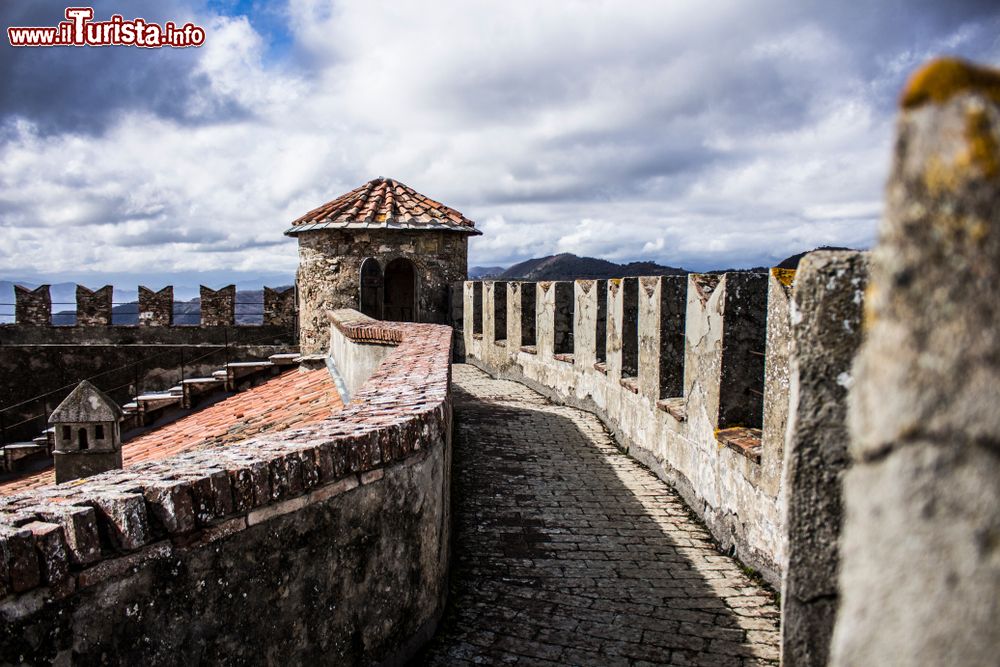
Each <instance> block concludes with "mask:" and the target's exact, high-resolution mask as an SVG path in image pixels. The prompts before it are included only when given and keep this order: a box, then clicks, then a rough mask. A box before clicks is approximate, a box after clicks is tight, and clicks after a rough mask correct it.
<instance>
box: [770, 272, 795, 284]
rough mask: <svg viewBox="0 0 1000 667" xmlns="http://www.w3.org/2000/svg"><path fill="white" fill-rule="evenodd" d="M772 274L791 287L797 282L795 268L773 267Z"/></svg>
mask: <svg viewBox="0 0 1000 667" xmlns="http://www.w3.org/2000/svg"><path fill="white" fill-rule="evenodd" d="M771 275H772V276H774V277H775V278H777V279H778V282H779V283H781V284H782V285H784V286H785V287H791V286H792V285H793V284H794V283H795V269H779V268H778V267H774V268H772V269H771Z"/></svg>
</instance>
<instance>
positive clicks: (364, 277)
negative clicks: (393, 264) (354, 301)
mask: <svg viewBox="0 0 1000 667" xmlns="http://www.w3.org/2000/svg"><path fill="white" fill-rule="evenodd" d="M360 306H361V307H360V309H359V310H361V312H362V313H364V314H365V315H367V316H368V317H374V318H375V319H377V320H380V319H382V267H381V266H379V264H378V260H377V259H375V258H374V257H369V258H368V259H366V260H365V261H364V262H362V263H361V296H360Z"/></svg>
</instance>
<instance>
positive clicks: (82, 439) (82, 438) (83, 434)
mask: <svg viewBox="0 0 1000 667" xmlns="http://www.w3.org/2000/svg"><path fill="white" fill-rule="evenodd" d="M76 437H77V440H78V441H79V443H80V449H90V443H88V442H87V429H85V428H81V429H80V430H79V431H77V432H76Z"/></svg>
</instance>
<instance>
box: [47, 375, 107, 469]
mask: <svg viewBox="0 0 1000 667" xmlns="http://www.w3.org/2000/svg"><path fill="white" fill-rule="evenodd" d="M121 419H122V410H121V408H120V407H118V405H117V404H116V403H115V402H114V401H112V400H111V399H110V398H108V397H107V396H106V395H105V394H104V393H103V392H102V391H101V390H100V389H98V388H97V387H95V386H94V385H92V384H90V383H89V382H87V381H86V380H84V381H83V382H81V383H80V384H79V385H77V387H76V389H74V390H73V391H72V392H70V395H69V396H67V397H66V398H65V400H63V402H62V403H60V404H59V406H58V407H57V408H56V409H55V410H54V411H53V412H52V415H51V416H50V417H49V424H51V425H52V426H53V427H54V429H55V446H54V447H53V453H52V456H53V458H54V459H55V468H56V483H62V482H68V481H70V480H73V479H78V478H80V477H88V476H90V475H96V474H97V473H100V472H105V471H107V470H115V469H118V468H121V467H122V438H121V429H120V422H121Z"/></svg>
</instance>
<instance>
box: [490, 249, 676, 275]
mask: <svg viewBox="0 0 1000 667" xmlns="http://www.w3.org/2000/svg"><path fill="white" fill-rule="evenodd" d="M686 273H688V272H687V271H685V270H684V269H678V268H675V267H672V266H662V265H660V264H657V263H655V262H631V263H629V264H615V263H614V262H609V261H608V260H606V259H597V258H595V257H577V256H576V255H573V254H570V253H562V254H561V255H551V256H549V257H541V258H538V259H529V260H527V261H524V262H521V263H520V264H515V265H514V266H512V267H510V268H509V269H507V270H506V271H504V272H503V273H500V274H499V275H497V276H496V278H498V279H500V280H573V279H586V278H622V277H625V276H667V275H684V274H686Z"/></svg>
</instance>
